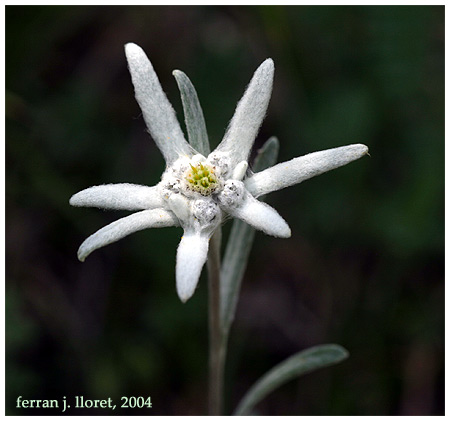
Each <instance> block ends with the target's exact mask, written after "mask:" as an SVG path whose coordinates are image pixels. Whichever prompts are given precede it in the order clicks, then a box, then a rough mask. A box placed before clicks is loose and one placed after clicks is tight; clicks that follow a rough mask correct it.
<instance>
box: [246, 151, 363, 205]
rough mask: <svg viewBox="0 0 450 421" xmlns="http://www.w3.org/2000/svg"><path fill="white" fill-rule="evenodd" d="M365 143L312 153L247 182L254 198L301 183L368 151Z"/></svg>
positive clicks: (283, 163)
mask: <svg viewBox="0 0 450 421" xmlns="http://www.w3.org/2000/svg"><path fill="white" fill-rule="evenodd" d="M368 151H369V149H368V147H367V146H366V145H361V144H357V145H348V146H341V147H339V148H333V149H327V150H325V151H320V152H314V153H310V154H308V155H305V156H301V157H299V158H294V159H291V160H290V161H286V162H282V163H281V164H277V165H274V166H273V167H271V168H268V169H266V170H264V171H261V172H258V173H256V174H253V175H252V176H251V177H249V178H247V179H246V180H245V182H244V184H245V187H246V188H247V190H248V191H249V192H250V193H251V194H252V195H253V196H255V197H258V196H261V195H263V194H267V193H270V192H272V191H276V190H281V189H284V188H285V187H289V186H292V185H294V184H298V183H301V182H302V181H304V180H307V179H308V178H311V177H314V176H316V175H319V174H322V173H324V172H327V171H330V170H333V169H335V168H338V167H341V166H343V165H346V164H348V163H349V162H352V161H354V160H356V159H358V158H361V157H362V156H364V155H367V154H368Z"/></svg>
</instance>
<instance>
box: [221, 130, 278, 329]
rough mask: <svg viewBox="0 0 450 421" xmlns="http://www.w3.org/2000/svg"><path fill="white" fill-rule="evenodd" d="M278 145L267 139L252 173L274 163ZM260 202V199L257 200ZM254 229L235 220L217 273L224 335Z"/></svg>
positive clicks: (242, 274) (274, 141)
mask: <svg viewBox="0 0 450 421" xmlns="http://www.w3.org/2000/svg"><path fill="white" fill-rule="evenodd" d="M278 150H279V142H278V139H277V138H276V137H271V138H269V140H267V142H266V143H265V144H264V145H263V147H262V148H261V149H260V150H259V151H258V155H257V156H256V158H255V161H254V165H253V171H255V172H257V171H262V170H264V169H265V168H268V167H270V166H272V165H274V164H275V162H276V160H277V156H278ZM260 200H262V198H260ZM254 237H255V230H254V228H252V227H251V226H250V225H248V224H246V223H245V222H243V221H240V220H238V219H236V220H235V221H234V222H233V226H232V228H231V233H230V237H229V240H228V243H227V248H226V250H225V254H224V258H223V263H222V270H221V285H220V286H221V294H220V297H221V319H222V328H223V329H224V331H225V332H228V331H229V329H230V326H231V323H232V322H233V320H234V314H235V312H236V305H237V302H238V298H239V292H240V289H241V282H242V278H243V276H244V272H245V268H246V267H247V261H248V257H249V254H250V250H251V248H252V245H253V239H254Z"/></svg>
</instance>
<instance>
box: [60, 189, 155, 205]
mask: <svg viewBox="0 0 450 421" xmlns="http://www.w3.org/2000/svg"><path fill="white" fill-rule="evenodd" d="M69 203H70V204H71V205H72V206H85V207H94V208H101V209H121V210H142V209H155V208H161V207H163V206H164V200H163V199H162V197H161V193H160V191H159V188H158V186H153V187H148V186H140V185H137V184H127V183H122V184H103V185H101V186H93V187H89V188H87V189H85V190H82V191H80V192H78V193H76V194H74V195H73V196H72V197H71V198H70V202H69Z"/></svg>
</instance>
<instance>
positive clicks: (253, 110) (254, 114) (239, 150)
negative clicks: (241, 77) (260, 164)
mask: <svg viewBox="0 0 450 421" xmlns="http://www.w3.org/2000/svg"><path fill="white" fill-rule="evenodd" d="M274 70H275V69H274V64H273V61H272V59H270V58H268V59H267V60H265V61H264V62H263V63H262V64H261V65H260V66H259V67H258V69H257V70H256V72H255V74H254V75H253V78H252V80H251V81H250V83H249V85H248V87H247V90H246V91H245V93H244V96H243V97H242V99H241V100H240V101H239V103H238V105H237V107H236V111H235V112H234V115H233V118H232V119H231V121H230V124H229V126H228V129H227V131H226V133H225V136H224V138H223V140H222V142H221V143H220V145H219V146H218V147H217V149H216V151H217V152H226V153H229V157H230V161H231V166H232V167H234V166H235V165H236V164H237V163H238V162H241V161H246V160H247V159H248V156H249V154H250V149H251V148H252V145H253V142H254V141H255V138H256V135H257V134H258V130H259V127H260V126H261V123H262V121H263V120H264V117H265V115H266V111H267V106H268V105H269V100H270V95H271V94H272V84H273V74H274Z"/></svg>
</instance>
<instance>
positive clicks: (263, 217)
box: [227, 193, 291, 238]
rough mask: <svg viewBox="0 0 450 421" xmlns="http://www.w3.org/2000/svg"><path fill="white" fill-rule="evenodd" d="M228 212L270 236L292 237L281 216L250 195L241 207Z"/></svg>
mask: <svg viewBox="0 0 450 421" xmlns="http://www.w3.org/2000/svg"><path fill="white" fill-rule="evenodd" d="M227 211H228V212H229V213H230V214H231V215H232V216H234V217H235V218H239V219H241V220H242V221H244V222H246V223H247V224H249V225H251V226H252V227H253V228H256V229H257V230H260V231H263V232H264V233H266V234H268V235H273V236H274V237H282V238H288V237H290V236H291V229H290V228H289V225H288V224H287V223H286V221H285V220H284V219H283V218H282V217H281V216H280V214H279V213H278V212H277V211H276V210H275V209H274V208H272V207H271V206H269V205H268V204H267V203H263V202H260V201H259V200H257V199H255V198H254V197H253V196H252V195H250V194H248V193H247V195H246V197H245V199H244V200H243V202H242V204H241V205H240V206H238V207H237V208H230V209H229V210H227Z"/></svg>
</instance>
